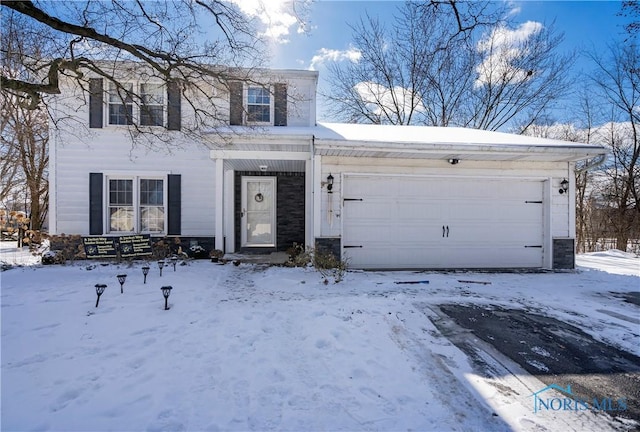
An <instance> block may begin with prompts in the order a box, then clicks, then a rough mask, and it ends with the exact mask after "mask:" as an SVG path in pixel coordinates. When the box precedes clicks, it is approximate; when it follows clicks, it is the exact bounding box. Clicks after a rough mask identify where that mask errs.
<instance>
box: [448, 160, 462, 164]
mask: <svg viewBox="0 0 640 432" xmlns="http://www.w3.org/2000/svg"><path fill="white" fill-rule="evenodd" d="M447 162H449V163H450V164H451V165H457V164H459V163H460V159H449V160H448V161H447Z"/></svg>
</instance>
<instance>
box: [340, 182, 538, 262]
mask: <svg viewBox="0 0 640 432" xmlns="http://www.w3.org/2000/svg"><path fill="white" fill-rule="evenodd" d="M542 194H543V182H541V181H526V180H513V179H509V180H506V179H500V180H498V179H496V180H494V179H485V178H442V177H438V178H433V177H412V176H378V175H371V176H365V175H345V178H344V186H343V209H342V217H343V221H342V223H343V225H342V228H343V235H342V247H343V253H344V254H345V257H347V258H348V259H349V263H350V266H352V267H354V268H368V269H403V268H406V269H408V268H414V269H415V268H524V267H542V255H543V250H542V245H543V214H542V213H543V205H542Z"/></svg>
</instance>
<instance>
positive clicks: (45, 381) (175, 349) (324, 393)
mask: <svg viewBox="0 0 640 432" xmlns="http://www.w3.org/2000/svg"><path fill="white" fill-rule="evenodd" d="M11 246H12V245H10V244H9V245H7V244H6V243H4V244H2V249H0V261H3V262H7V261H10V262H13V263H22V264H24V265H23V266H22V267H18V268H14V269H11V270H8V271H4V272H2V273H0V278H1V284H2V289H1V298H0V301H1V313H2V330H1V331H2V333H1V340H2V352H1V354H2V366H1V367H2V375H1V387H2V393H1V403H2V405H1V411H2V425H1V428H2V430H6V431H14V430H20V431H22V430H39V431H54V430H55V431H62V430H64V431H106V430H118V431H129V430H131V431H134V430H146V431H180V430H185V431H217V430H234V431H235V430H260V431H262V430H296V431H300V430H305V431H309V430H332V431H333V430H336V431H337V430H350V431H357V430H381V431H392V430H393V431H397V430H421V431H448V430H457V431H462V430H474V431H479V430H505V431H506V430H523V431H526V430H537V431H538V430H611V429H613V428H616V427H620V424H618V423H611V422H609V421H608V420H607V418H606V417H604V416H595V415H593V414H592V413H590V412H563V411H560V412H544V413H541V412H538V413H534V412H533V397H532V394H533V392H536V391H538V390H540V389H541V388H543V387H544V385H542V384H541V383H540V382H539V381H537V380H536V379H534V378H533V377H530V376H529V377H527V376H524V375H523V376H520V377H516V378H517V381H519V384H518V385H520V386H521V388H520V390H519V391H518V392H517V393H514V392H511V393H507V394H505V393H504V392H500V390H499V386H498V385H496V384H495V382H492V380H491V378H487V377H483V376H480V375H478V374H476V373H474V371H473V368H472V365H471V363H470V361H469V359H468V358H467V357H466V355H465V354H464V353H463V352H461V351H460V350H459V349H458V348H456V347H455V346H454V345H453V344H451V343H450V342H449V341H448V340H447V339H446V338H445V337H444V336H443V335H442V334H441V333H440V332H439V331H438V330H437V329H436V327H435V326H434V325H433V324H432V322H431V321H430V320H429V316H431V315H432V314H431V313H430V312H429V306H430V305H437V304H443V303H469V304H497V305H502V306H508V307H513V308H528V309H533V310H536V311H540V312H543V313H545V314H547V315H549V316H552V317H556V318H559V319H562V320H564V321H566V322H570V323H572V324H574V325H577V326H579V327H580V328H582V329H583V330H584V331H586V332H588V333H590V334H591V335H593V336H594V337H595V338H597V339H599V340H602V341H606V342H607V343H609V344H613V345H615V346H618V347H620V348H623V349H625V350H627V351H629V352H632V353H634V354H636V355H640V329H639V327H640V324H639V323H640V317H639V316H638V315H639V314H638V311H639V310H640V309H639V308H638V306H636V305H633V304H629V303H626V302H624V301H623V300H621V299H620V298H619V297H617V296H616V295H613V294H611V293H612V292H613V293H628V292H634V291H640V259H639V258H637V257H633V256H632V255H629V254H623V253H621V252H610V253H598V254H590V255H583V256H580V257H579V258H578V264H579V266H580V269H579V270H578V271H577V272H567V273H537V274H528V273H526V274H508V273H499V274H493V273H415V272H359V271H352V272H349V273H348V274H347V275H346V278H345V280H344V281H343V282H341V283H339V284H333V283H331V284H329V285H324V284H323V283H322V280H321V277H320V276H319V274H318V273H316V272H315V271H313V270H312V269H299V268H297V269H289V268H279V267H271V268H266V267H262V266H259V265H249V264H242V265H240V266H237V267H236V266H233V265H231V264H227V265H218V264H213V263H210V262H207V261H192V262H189V263H188V264H187V265H184V266H178V267H177V270H176V271H175V272H174V271H173V269H172V268H165V269H164V271H163V275H162V277H160V276H159V271H158V269H157V266H156V265H155V263H151V272H150V274H149V276H148V278H147V283H146V284H143V276H142V272H141V270H140V268H141V267H142V263H135V264H133V265H127V264H121V265H116V264H109V265H101V264H100V263H96V262H88V261H86V262H78V263H75V264H71V265H65V266H47V267H42V266H39V265H34V263H35V262H37V259H36V258H35V257H29V256H27V254H25V253H24V252H22V251H18V250H16V249H15V248H12V247H11ZM120 273H126V274H127V275H128V277H127V281H126V283H125V285H124V294H121V293H120V286H119V284H118V282H117V280H116V275H117V274H120ZM426 280H428V281H429V283H428V284H426V283H422V284H397V283H396V282H407V281H426ZM460 281H477V282H478V281H481V282H490V284H478V283H471V282H460ZM97 283H105V284H107V285H108V287H107V289H106V291H105V293H104V294H103V295H102V297H101V299H100V305H99V307H98V308H96V307H95V302H96V295H95V289H94V285H95V284H97ZM163 285H171V286H173V291H172V294H171V297H170V298H169V305H170V307H171V309H170V310H166V311H165V310H164V299H163V298H162V295H161V292H160V287H161V286H163ZM629 403H636V404H637V403H640V401H637V400H630V401H629Z"/></svg>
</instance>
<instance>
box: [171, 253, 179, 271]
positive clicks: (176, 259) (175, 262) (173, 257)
mask: <svg viewBox="0 0 640 432" xmlns="http://www.w3.org/2000/svg"><path fill="white" fill-rule="evenodd" d="M177 263H178V257H177V256H175V255H174V256H172V257H171V264H173V271H176V264H177Z"/></svg>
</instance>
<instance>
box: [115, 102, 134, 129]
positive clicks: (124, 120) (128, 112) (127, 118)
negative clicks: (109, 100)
mask: <svg viewBox="0 0 640 432" xmlns="http://www.w3.org/2000/svg"><path fill="white" fill-rule="evenodd" d="M109 124H113V125H130V124H133V105H122V104H109Z"/></svg>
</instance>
